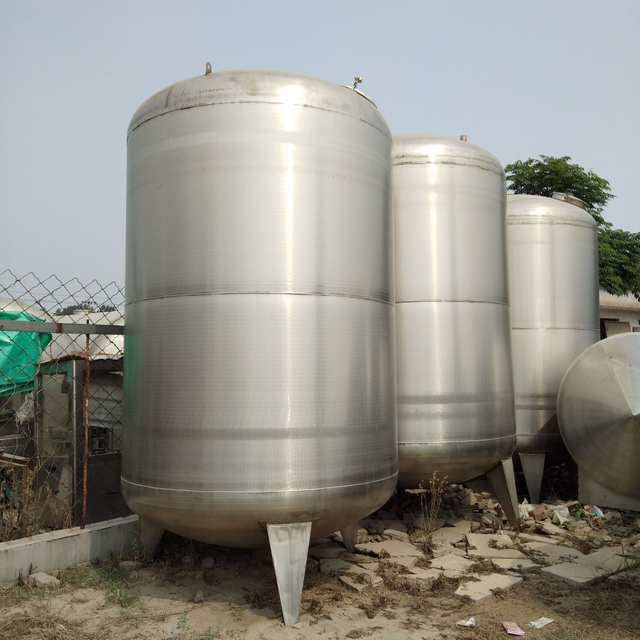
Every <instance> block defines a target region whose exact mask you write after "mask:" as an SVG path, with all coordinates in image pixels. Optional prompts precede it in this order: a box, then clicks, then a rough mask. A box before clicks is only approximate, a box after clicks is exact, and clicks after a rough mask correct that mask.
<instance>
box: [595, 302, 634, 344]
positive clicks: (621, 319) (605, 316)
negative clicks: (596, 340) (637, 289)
mask: <svg viewBox="0 0 640 640" xmlns="http://www.w3.org/2000/svg"><path fill="white" fill-rule="evenodd" d="M631 331H638V332H640V302H639V301H638V300H636V299H635V297H634V296H633V295H632V294H630V293H628V294H627V295H626V296H613V295H611V294H610V293H607V292H606V291H600V338H601V339H604V338H608V337H610V336H615V335H617V334H619V333H629V332H631Z"/></svg>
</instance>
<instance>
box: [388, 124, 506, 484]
mask: <svg viewBox="0 0 640 640" xmlns="http://www.w3.org/2000/svg"><path fill="white" fill-rule="evenodd" d="M393 141H394V148H393V184H394V216H395V247H396V321H397V360H398V442H399V472H400V475H399V485H400V486H403V487H410V486H412V487H415V486H417V485H418V484H420V483H422V484H423V485H425V486H427V485H428V482H429V479H430V476H431V474H432V473H433V472H437V474H438V475H439V477H440V478H442V477H443V476H445V475H446V476H447V477H448V479H449V481H451V482H462V481H465V480H470V479H471V478H474V477H475V476H478V475H480V474H482V473H485V472H487V471H489V470H491V469H492V468H494V467H496V466H497V465H500V462H501V461H502V460H504V459H507V458H509V457H510V456H511V454H512V452H513V448H514V445H515V422H514V410H513V374H512V364H511V348H510V323H509V296H508V285H507V258H506V237H505V235H506V224H505V199H506V189H505V176H504V171H503V169H502V165H501V164H500V162H499V161H498V160H497V159H496V158H495V157H494V156H493V155H492V154H490V153H489V152H488V151H485V150H484V149H482V148H480V147H478V146H475V145H473V144H470V143H468V142H466V141H464V140H455V139H452V138H448V137H444V136H435V135H422V134H406V135H396V136H394V137H393Z"/></svg>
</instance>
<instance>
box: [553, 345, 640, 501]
mask: <svg viewBox="0 0 640 640" xmlns="http://www.w3.org/2000/svg"><path fill="white" fill-rule="evenodd" d="M558 423H559V426H560V432H561V434H562V438H563V440H564V443H565V444H566V445H567V449H568V450H569V453H570V454H571V456H572V457H573V459H574V460H575V461H576V462H577V463H578V465H579V467H580V470H581V473H582V471H583V470H584V472H585V474H586V475H588V476H589V477H590V478H593V479H594V480H595V481H596V482H598V483H600V484H601V485H603V486H605V487H607V488H608V489H610V490H611V491H614V492H616V493H618V494H621V495H624V496H629V497H631V498H636V499H638V498H640V464H638V457H639V456H640V334H638V333H624V334H620V335H617V336H612V337H611V338H607V339H606V340H602V341H601V342H597V343H596V344H593V345H591V346H590V347H589V348H588V349H587V350H586V351H584V352H583V353H581V354H580V355H579V356H578V357H577V358H576V360H575V361H574V362H573V364H572V365H571V366H570V367H569V369H568V370H567V372H566V373H565V374H564V378H563V379H562V384H561V385H560V391H559V392H558Z"/></svg>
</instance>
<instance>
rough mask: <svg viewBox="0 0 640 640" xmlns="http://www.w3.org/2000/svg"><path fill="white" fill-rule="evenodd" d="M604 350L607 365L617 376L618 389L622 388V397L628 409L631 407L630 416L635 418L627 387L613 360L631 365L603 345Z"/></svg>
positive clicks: (615, 376)
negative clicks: (612, 354) (614, 366)
mask: <svg viewBox="0 0 640 640" xmlns="http://www.w3.org/2000/svg"><path fill="white" fill-rule="evenodd" d="M601 349H602V351H604V354H605V355H606V356H607V367H608V368H609V371H610V372H611V373H612V374H613V377H614V378H615V381H616V383H617V384H618V389H620V393H621V394H622V397H623V398H624V401H625V402H626V404H627V409H629V416H628V417H629V418H633V416H634V412H633V409H632V408H631V402H630V400H629V396H628V395H627V392H626V391H625V387H624V386H623V385H622V382H621V381H620V378H619V376H618V373H617V371H616V370H615V369H614V368H613V364H612V361H613V360H616V361H617V362H621V363H622V364H624V365H626V366H629V365H628V364H627V363H626V362H625V361H624V360H620V358H614V357H613V356H610V355H609V354H608V353H607V352H606V350H605V348H604V347H601ZM631 368H633V367H631Z"/></svg>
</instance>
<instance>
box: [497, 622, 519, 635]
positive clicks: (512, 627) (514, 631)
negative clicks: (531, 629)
mask: <svg viewBox="0 0 640 640" xmlns="http://www.w3.org/2000/svg"><path fill="white" fill-rule="evenodd" d="M502 626H503V627H504V630H505V631H506V632H507V633H508V634H509V635H510V636H523V635H524V631H523V630H522V629H521V628H520V627H519V626H518V623H517V622H503V623H502Z"/></svg>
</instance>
